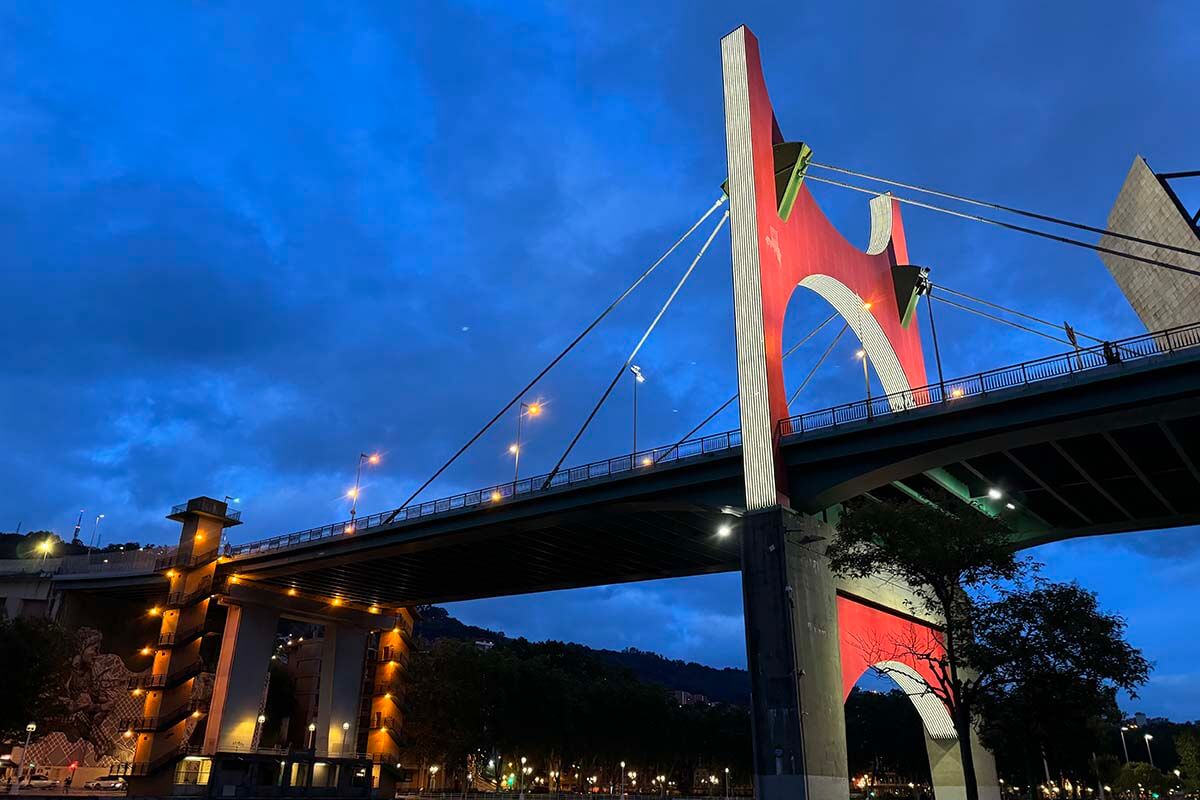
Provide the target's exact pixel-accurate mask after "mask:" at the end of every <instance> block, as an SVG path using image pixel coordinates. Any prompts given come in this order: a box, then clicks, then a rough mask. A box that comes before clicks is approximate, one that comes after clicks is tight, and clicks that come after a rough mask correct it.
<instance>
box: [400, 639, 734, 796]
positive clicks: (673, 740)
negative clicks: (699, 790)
mask: <svg viewBox="0 0 1200 800" xmlns="http://www.w3.org/2000/svg"><path fill="white" fill-rule="evenodd" d="M404 709H405V717H404V719H405V722H404V733H405V737H406V741H408V742H410V743H411V752H413V753H414V755H416V756H417V757H418V758H420V759H422V760H424V761H432V762H436V763H442V764H444V765H445V769H447V772H448V774H454V771H457V772H458V773H459V776H460V777H459V780H461V773H462V771H463V770H464V769H465V767H466V764H467V760H468V757H471V756H475V757H476V758H477V761H482V762H486V761H487V760H488V759H489V758H493V757H495V756H499V759H500V761H501V762H507V761H509V760H513V759H515V758H519V757H521V756H525V757H527V758H529V759H530V760H531V761H534V762H535V763H539V762H540V763H542V764H554V765H558V768H559V769H561V768H563V767H568V768H569V766H570V765H571V764H578V765H580V769H582V770H586V771H588V773H604V774H608V775H612V774H615V772H614V771H615V770H616V765H617V764H618V763H619V762H621V761H626V762H628V763H629V764H631V765H633V764H637V765H638V766H639V768H640V769H641V770H644V771H645V772H644V774H647V775H648V774H664V775H671V776H672V779H673V780H676V781H677V782H678V785H679V786H680V787H681V788H684V787H685V786H689V784H690V781H691V779H692V776H693V774H694V771H695V769H696V768H698V767H707V768H709V769H712V770H723V769H724V768H725V767H729V768H730V770H731V771H732V772H733V775H734V776H735V778H734V779H735V780H737V776H739V775H740V776H741V778H742V779H743V780H744V779H746V777H747V770H748V768H749V756H750V748H749V735H750V722H749V712H748V711H747V709H745V708H742V707H736V706H726V705H714V706H708V705H694V706H681V705H679V703H678V702H676V701H675V699H674V698H673V697H672V696H671V695H670V694H669V693H668V692H667V690H666V689H665V688H664V687H662V686H659V685H656V684H652V683H645V682H642V681H639V680H637V679H636V678H635V677H634V675H633V674H632V673H631V672H629V671H628V670H625V669H622V668H620V667H617V666H615V665H612V664H610V663H608V662H606V661H605V660H603V659H602V658H599V657H598V656H596V655H595V654H593V653H591V652H590V651H588V650H587V648H584V647H581V646H579V645H570V644H562V643H560V642H545V643H530V642H526V641H524V640H515V641H513V640H510V641H506V642H505V643H504V644H503V645H497V646H495V647H493V648H490V649H487V648H479V647H476V646H475V645H474V643H471V642H463V641H455V640H448V639H442V640H438V641H437V642H435V643H433V645H432V646H431V647H429V648H428V649H427V650H424V651H417V652H415V653H414V654H413V656H412V659H411V661H410V669H409V685H408V687H407V689H406V692H405V698H404ZM485 774H486V773H485ZM488 776H489V777H492V775H491V774H488ZM689 788H690V786H689Z"/></svg>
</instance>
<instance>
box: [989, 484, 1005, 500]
mask: <svg viewBox="0 0 1200 800" xmlns="http://www.w3.org/2000/svg"><path fill="white" fill-rule="evenodd" d="M988 497H990V498H992V499H993V500H999V499H1000V498H1001V497H1004V492H1002V491H1000V490H999V489H997V488H996V487H995V486H993V487H992V488H990V489H988Z"/></svg>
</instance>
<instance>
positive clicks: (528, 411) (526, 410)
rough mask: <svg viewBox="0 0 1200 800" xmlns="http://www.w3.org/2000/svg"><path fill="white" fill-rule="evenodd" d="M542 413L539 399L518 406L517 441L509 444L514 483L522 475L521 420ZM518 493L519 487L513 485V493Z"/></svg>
mask: <svg viewBox="0 0 1200 800" xmlns="http://www.w3.org/2000/svg"><path fill="white" fill-rule="evenodd" d="M541 413H542V404H541V401H537V402H533V403H525V402H522V403H521V404H520V405H519V406H517V443H516V444H513V445H509V447H508V452H510V453H512V454H513V483H514V484H515V483H516V482H517V479H518V478H519V477H520V475H521V421H522V420H523V419H524V418H525V417H526V416H530V417H536V416H537V415H538V414H541ZM516 493H517V487H516V486H515V485H514V486H513V494H516Z"/></svg>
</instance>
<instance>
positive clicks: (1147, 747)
mask: <svg viewBox="0 0 1200 800" xmlns="http://www.w3.org/2000/svg"><path fill="white" fill-rule="evenodd" d="M1142 738H1144V739H1145V740H1146V755H1147V756H1148V757H1149V758H1150V766H1152V767H1153V766H1154V753H1153V752H1151V750H1150V740H1151V739H1153V738H1154V737H1153V736H1151V735H1150V734H1148V733H1147V734H1146V735H1145V736H1144V737H1142Z"/></svg>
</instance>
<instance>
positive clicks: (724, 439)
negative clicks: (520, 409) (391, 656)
mask: <svg viewBox="0 0 1200 800" xmlns="http://www.w3.org/2000/svg"><path fill="white" fill-rule="evenodd" d="M741 444H742V432H741V430H732V431H726V432H724V433H716V434H712V435H710V436H702V437H699V438H696V439H689V440H688V441H686V442H683V443H681V444H678V445H668V446H666V447H656V448H653V449H650V450H640V451H638V452H637V453H631V454H627V455H623V456H616V457H615V458H607V459H604V460H603V461H593V462H592V463H590V464H584V465H583V466H579V467H570V468H569V469H563V470H560V471H559V472H557V473H556V474H555V475H554V477H553V478H551V477H550V475H549V474H548V473H547V474H544V475H537V476H534V477H531V478H521V479H520V480H519V481H509V482H508V483H499V484H496V485H494V486H489V487H486V488H483V489H476V490H475V491H472V492H463V493H462V494H456V495H453V496H452V497H443V498H441V499H439V500H430V501H429V502H426V503H419V504H417V505H411V506H404V507H401V508H396V509H392V510H390V511H384V512H382V513H379V514H372V515H370V516H367V517H359V518H358V519H357V520H345V521H343V522H335V523H333V524H332V525H324V526H322V527H320V528H309V529H308V530H304V531H296V532H295V533H286V534H283V535H282V536H275V537H272V538H270V539H263V540H261V541H258V542H250V543H248V544H241V545H237V546H235V547H230V548H226V550H225V551H224V553H223V555H226V556H232V557H234V558H236V557H238V556H247V555H257V554H259V553H266V552H270V551H272V550H280V549H283V548H287V547H295V546H296V545H301V544H306V543H308V542H316V541H320V540H322V539H329V538H333V537H338V536H350V535H353V534H356V533H362V532H363V531H367V530H370V529H371V528H377V527H379V526H381V525H383V524H391V523H395V522H407V521H410V520H415V519H422V518H424V517H430V516H434V515H437V514H444V513H447V512H450V511H462V510H464V509H470V508H478V507H480V506H488V505H497V504H500V503H503V502H504V501H506V500H512V499H514V498H522V497H528V496H530V495H535V494H540V493H542V492H543V491H547V490H548V489H559V488H561V487H563V486H572V485H575V484H580V483H589V482H591V481H594V480H597V479H600V478H607V477H611V476H614V475H622V474H625V473H632V472H638V471H642V470H648V469H652V468H653V467H655V466H659V465H662V464H668V463H673V462H676V461H684V460H687V459H691V458H697V457H700V456H705V455H710V454H712V453H718V452H723V451H726V450H731V449H733V448H735V447H740V446H741ZM547 479H549V480H550V486H549V487H548V489H543V488H542V487H543V485H544V484H545V483H546V481H547Z"/></svg>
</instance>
